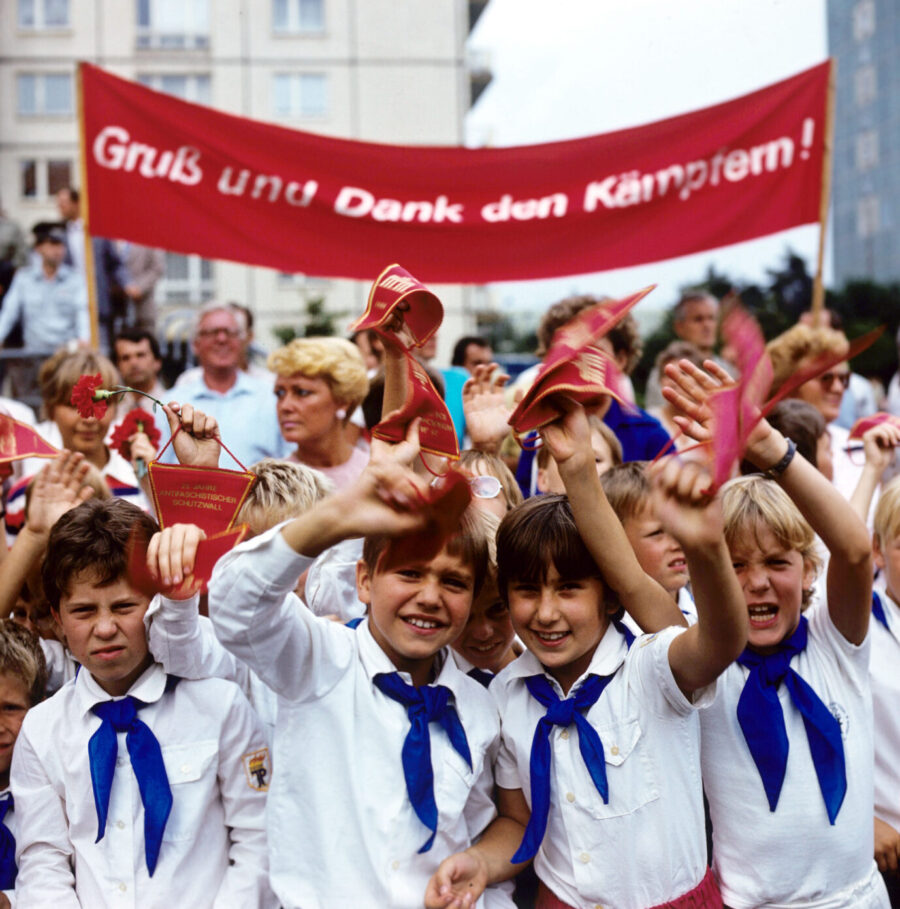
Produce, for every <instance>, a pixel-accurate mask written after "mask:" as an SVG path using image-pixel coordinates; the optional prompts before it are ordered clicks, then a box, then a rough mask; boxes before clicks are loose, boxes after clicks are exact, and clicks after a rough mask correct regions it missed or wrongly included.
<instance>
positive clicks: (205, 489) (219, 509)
mask: <svg viewBox="0 0 900 909" xmlns="http://www.w3.org/2000/svg"><path fill="white" fill-rule="evenodd" d="M148 472H149V474H150V488H151V491H152V493H153V504H154V506H155V508H156V515H157V517H158V518H159V524H160V526H161V527H168V526H171V525H172V524H196V525H197V526H198V527H200V528H202V529H203V530H204V531H205V532H206V534H207V535H208V536H212V535H214V534H217V533H221V532H222V531H225V530H228V529H230V528H231V525H232V524H233V523H234V519H235V517H236V516H237V513H238V511H239V510H240V508H241V505H243V504H244V500H245V499H246V498H247V494H248V493H249V492H250V489H251V488H252V486H253V484H254V483H255V482H256V475H255V474H252V473H250V471H243V472H242V471H239V470H223V469H222V468H220V467H192V466H191V465H188V464H160V463H159V461H151V462H150V464H149V466H148Z"/></svg>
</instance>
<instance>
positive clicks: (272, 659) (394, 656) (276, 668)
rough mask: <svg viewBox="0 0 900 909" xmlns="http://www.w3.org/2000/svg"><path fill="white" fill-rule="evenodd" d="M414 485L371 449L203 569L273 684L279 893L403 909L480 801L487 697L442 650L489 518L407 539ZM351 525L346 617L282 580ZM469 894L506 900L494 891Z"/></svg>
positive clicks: (469, 593)
mask: <svg viewBox="0 0 900 909" xmlns="http://www.w3.org/2000/svg"><path fill="white" fill-rule="evenodd" d="M426 492H427V486H426V484H425V482H424V481H423V480H422V479H421V478H420V477H417V476H416V475H415V474H413V473H412V472H411V471H410V470H408V469H405V468H403V467H401V466H400V465H399V464H396V463H393V462H392V461H386V460H381V461H374V462H373V463H371V464H370V465H369V466H368V467H367V468H366V470H365V471H364V472H363V474H362V476H361V477H360V478H359V480H358V481H357V482H356V483H355V484H354V485H353V486H352V487H350V488H348V489H346V490H343V491H341V492H339V493H337V494H335V495H334V496H332V497H330V498H327V499H325V500H324V501H323V502H321V503H319V504H318V505H317V506H316V507H315V508H313V509H312V510H310V511H308V512H307V513H306V514H304V515H302V516H301V517H298V518H296V519H294V520H292V521H289V522H287V523H285V524H282V525H279V526H278V527H275V528H273V529H272V530H271V531H269V532H267V533H265V534H262V535H260V536H258V537H256V538H255V539H253V540H251V541H249V542H247V543H243V544H241V545H240V546H238V547H237V548H236V549H234V550H233V551H232V552H230V553H228V554H227V555H226V556H224V557H223V558H222V559H221V560H220V562H219V563H218V565H217V566H216V570H215V572H214V574H213V577H212V580H211V582H210V603H209V606H210V618H211V619H212V621H213V624H214V625H215V628H216V633H217V635H218V637H219V639H220V640H221V641H222V643H223V644H224V645H225V646H226V647H227V648H228V649H229V650H231V651H232V653H234V654H235V656H237V657H238V658H239V659H241V660H243V661H244V662H245V663H246V664H248V665H249V666H250V667H251V668H252V669H253V670H254V671H255V672H256V673H258V675H259V676H260V678H261V679H262V680H263V681H264V682H265V683H266V684H267V685H269V686H270V687H271V688H272V689H273V690H274V691H276V692H277V694H278V696H279V701H278V725H277V727H276V729H275V761H276V764H277V766H278V768H279V769H278V774H277V775H276V777H275V779H274V781H273V788H272V792H271V794H270V796H269V808H268V816H267V823H268V828H269V831H270V833H269V837H270V840H269V842H270V864H271V869H272V871H271V875H272V876H271V880H272V887H273V889H274V890H275V893H276V894H277V896H278V898H279V899H280V900H281V903H282V905H283V906H285V907H287V909H291V907H301V906H302V907H303V909H332V907H335V906H354V907H359V909H369V907H370V909H384V907H385V906H391V907H392V909H414V907H415V909H419V907H421V906H422V903H423V898H424V893H425V888H426V885H427V883H428V880H429V878H430V877H431V875H432V874H433V873H434V871H435V869H436V868H437V867H438V865H439V864H440V862H441V861H442V860H443V859H444V858H446V857H447V856H449V855H451V854H453V853H454V852H456V851H458V850H459V849H460V848H463V849H464V848H467V847H468V846H469V845H470V844H471V843H472V842H473V840H474V839H476V838H477V837H478V836H479V835H481V834H482V833H483V832H484V830H485V828H486V827H488V825H489V824H490V822H491V821H492V819H493V818H494V816H495V814H496V809H495V807H494V804H493V801H492V798H491V796H492V792H493V775H492V771H491V764H492V760H493V756H494V754H495V753H496V749H497V747H498V744H499V721H498V717H497V711H496V708H495V706H494V704H493V701H492V700H491V697H490V695H489V694H488V692H487V691H486V690H485V689H484V688H483V687H482V686H481V685H479V684H478V683H477V682H476V681H475V680H474V679H471V678H469V677H468V676H467V675H465V674H464V673H463V672H462V671H461V670H460V669H459V668H458V667H457V665H456V663H455V662H454V661H453V659H451V658H450V656H449V650H448V645H449V644H451V643H452V642H453V640H454V639H455V638H456V637H457V636H458V635H459V634H460V632H461V631H462V630H463V628H464V627H465V624H466V621H467V619H468V617H469V611H470V608H471V605H472V599H473V597H474V596H475V595H476V594H477V592H478V591H479V589H480V588H481V585H482V582H483V580H484V575H485V568H486V562H487V534H486V533H485V530H484V526H483V524H482V523H481V520H480V518H479V515H478V513H477V512H476V511H475V510H474V509H470V510H468V511H467V512H466V513H465V514H464V515H463V518H462V520H461V523H460V527H459V529H458V531H457V532H456V533H455V535H454V536H452V537H451V538H450V539H449V540H448V541H447V542H446V544H445V545H444V547H443V548H442V549H441V550H440V552H438V553H437V554H436V555H432V554H417V553H416V552H415V550H414V549H413V548H412V547H413V546H414V545H415V542H416V534H419V535H420V536H421V530H422V527H423V524H424V520H425V519H424V517H423V515H422V514H421V513H420V511H419V510H418V507H417V505H416V504H415V503H416V502H417V501H418V500H419V499H420V497H423V496H424V495H425V493H426ZM353 536H357V537H358V536H365V537H366V539H365V543H364V547H363V557H362V559H361V560H360V562H359V563H358V565H357V592H358V595H359V598H360V599H361V600H362V601H363V602H364V603H365V604H366V606H367V618H366V619H365V620H364V621H363V622H362V623H361V624H360V625H359V626H358V627H357V628H355V629H351V628H348V627H346V626H344V625H339V624H337V623H335V622H330V621H328V620H326V619H320V618H317V617H316V616H314V615H313V614H312V613H311V612H310V611H309V610H308V609H307V608H306V607H304V606H303V604H302V603H301V602H300V601H299V600H298V599H297V597H296V596H295V595H294V593H293V592H292V591H293V589H294V586H295V584H296V581H297V578H298V577H299V575H300V574H301V573H302V572H303V571H304V570H305V568H306V567H307V566H308V565H309V564H310V563H311V561H312V559H313V558H315V556H316V555H318V554H319V553H320V552H322V551H323V550H325V549H326V548H328V547H329V546H333V545H334V544H335V543H337V542H339V541H340V540H342V539H345V538H348V537H353ZM395 538H400V539H399V541H398V540H397V539H395ZM398 546H399V547H402V550H403V551H402V553H400V552H399V550H398ZM335 595H339V593H336V594H335ZM488 900H489V902H488ZM478 905H479V906H486V905H490V906H492V907H493V906H496V907H501V906H507V907H511V906H512V904H511V902H509V901H508V898H507V897H506V896H505V894H503V893H501V892H494V891H492V892H491V893H490V894H486V897H485V902H479V904H478Z"/></svg>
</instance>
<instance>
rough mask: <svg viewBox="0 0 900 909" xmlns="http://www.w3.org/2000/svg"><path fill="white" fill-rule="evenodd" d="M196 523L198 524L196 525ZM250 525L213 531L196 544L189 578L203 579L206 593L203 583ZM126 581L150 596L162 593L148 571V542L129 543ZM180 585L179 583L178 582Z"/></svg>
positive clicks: (205, 582)
mask: <svg viewBox="0 0 900 909" xmlns="http://www.w3.org/2000/svg"><path fill="white" fill-rule="evenodd" d="M198 526H199V525H198ZM248 530H249V525H247V524H241V525H239V526H238V527H235V528H233V529H232V530H226V531H224V532H222V533H217V534H214V535H213V536H211V537H207V538H206V539H205V540H200V542H199V543H198V544H197V555H196V557H195V559H194V570H193V572H192V573H191V577H192V578H194V579H196V580H198V581H202V586H201V588H200V592H201V593H206V592H207V590H206V584H207V582H208V581H209V579H210V578H211V577H212V573H213V568H215V567H216V562H218V561H219V559H221V558H222V556H223V555H225V553H226V552H230V551H231V550H232V549H234V547H235V546H237V544H238V543H240V542H241V540H243V539H244V537H245V536H246V535H247V531H248ZM128 581H129V583H130V584H131V586H132V587H134V588H135V589H136V590H138V591H140V592H141V593H143V594H144V595H145V596H148V597H152V596H155V595H156V594H158V593H165V588H163V587H162V585H161V584H160V583H159V582H158V581H157V580H156V579H155V578H154V577H153V575H152V574H150V570H149V569H148V568H147V544H146V543H143V542H142V543H141V544H139V545H138V544H137V543H136V541H135V540H133V539H132V540H131V541H130V542H129V545H128ZM179 586H180V585H179Z"/></svg>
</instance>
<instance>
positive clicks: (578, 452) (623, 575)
mask: <svg viewBox="0 0 900 909" xmlns="http://www.w3.org/2000/svg"><path fill="white" fill-rule="evenodd" d="M541 437H542V439H543V440H544V444H545V445H547V446H548V448H549V450H550V454H551V455H552V456H553V458H554V459H555V460H556V463H557V466H558V467H559V474H560V476H561V477H562V480H563V483H564V484H565V487H566V493H567V494H568V496H569V502H570V504H571V506H572V514H573V516H574V518H575V524H576V526H577V527H578V532H579V534H581V538H582V540H584V544H585V546H587V548H588V551H589V552H590V554H591V555H592V556H593V558H594V561H595V562H596V563H597V566H598V567H599V568H600V571H601V573H602V575H603V580H604V582H605V583H606V584H608V585H609V586H610V587H611V588H612V589H613V590H614V591H615V592H616V594H617V595H618V597H619V600H620V602H621V603H622V605H623V606H624V607H625V609H626V610H627V612H628V613H629V615H631V616H632V618H634V620H635V621H636V622H637V623H638V625H640V627H641V628H643V629H644V631H659V630H660V629H661V628H666V627H668V626H669V625H684V624H686V623H685V619H684V616H683V615H682V614H681V612H680V610H679V609H678V607H677V605H676V604H675V601H674V600H673V599H672V597H671V596H669V594H668V593H666V591H665V590H664V589H663V588H662V587H661V586H660V585H659V584H657V582H656V581H654V580H653V579H652V578H651V577H650V576H649V575H647V574H645V573H644V570H643V569H642V568H641V566H640V563H639V562H638V560H637V556H636V555H635V554H634V550H633V549H632V548H631V544H630V543H629V542H628V537H627V536H626V535H625V530H624V528H623V527H622V524H621V522H620V521H619V519H618V518H617V517H616V513H615V512H614V511H613V509H612V506H611V505H610V504H609V501H608V500H607V498H606V493H604V491H603V486H602V485H601V483H600V478H599V477H598V476H597V470H596V468H595V466H594V452H593V449H592V448H591V432H590V426H589V424H588V420H587V415H586V414H585V411H584V408H583V407H581V406H580V405H575V406H573V407H572V409H570V410H569V411H568V412H567V413H566V414H564V415H563V416H561V417H560V418H559V419H557V420H555V421H554V422H553V423H551V424H549V425H548V426H545V427H544V428H543V429H542V430H541Z"/></svg>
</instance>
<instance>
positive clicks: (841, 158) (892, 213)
mask: <svg viewBox="0 0 900 909" xmlns="http://www.w3.org/2000/svg"><path fill="white" fill-rule="evenodd" d="M828 44H829V52H830V54H831V56H833V57H834V58H835V59H836V61H837V79H836V84H837V97H836V108H835V113H836V116H835V141H834V170H833V173H834V182H833V194H832V199H833V207H832V211H833V218H834V222H833V237H834V282H835V285H836V286H842V285H843V284H844V283H845V282H846V281H848V280H850V279H853V278H870V279H873V280H876V281H880V282H890V281H898V280H900V70H898V68H897V65H896V56H897V47H898V46H900V5H898V4H897V2H896V0H828Z"/></svg>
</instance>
